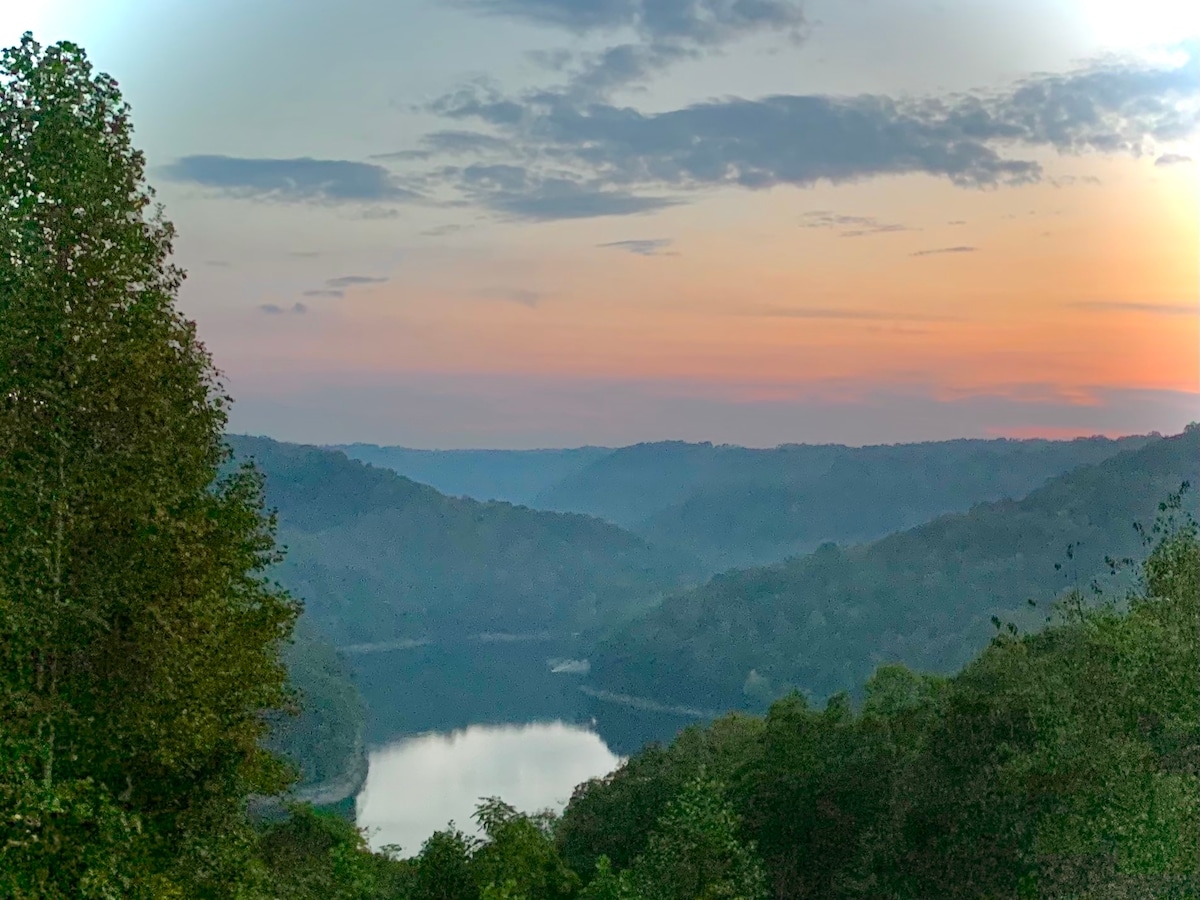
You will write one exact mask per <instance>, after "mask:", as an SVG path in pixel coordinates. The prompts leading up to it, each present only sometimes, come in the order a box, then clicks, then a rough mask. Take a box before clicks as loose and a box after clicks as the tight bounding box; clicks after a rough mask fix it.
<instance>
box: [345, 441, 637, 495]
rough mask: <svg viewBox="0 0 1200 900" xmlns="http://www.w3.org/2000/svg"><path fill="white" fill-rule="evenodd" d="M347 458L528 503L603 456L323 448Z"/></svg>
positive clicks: (463, 491)
mask: <svg viewBox="0 0 1200 900" xmlns="http://www.w3.org/2000/svg"><path fill="white" fill-rule="evenodd" d="M328 449H331V450H340V451H342V452H343V453H345V454H346V455H347V456H348V457H350V458H351V459H356V460H359V461H360V462H365V463H370V464H371V465H373V466H377V467H379V468H384V469H391V470H392V471H393V472H396V473H397V474H400V475H403V476H404V477H406V478H411V479H412V480H413V481H418V482H420V483H421V484H427V485H429V486H430V487H433V488H437V490H439V491H440V492H441V493H443V494H446V495H448V496H451V497H470V498H471V499H473V500H503V501H506V502H508V503H515V504H523V505H526V506H532V505H535V504H534V499H535V498H536V497H537V496H538V494H540V493H541V492H542V491H545V490H547V489H548V488H550V487H552V486H553V485H555V484H557V483H558V482H560V481H562V480H563V479H566V478H569V477H571V476H572V475H574V474H575V473H576V472H579V471H581V470H582V469H584V468H585V467H587V466H589V465H591V464H592V463H593V462H596V461H597V460H600V459H603V458H604V457H605V456H607V455H609V454H610V453H612V452H613V451H612V450H611V449H608V448H605V447H579V448H577V449H571V450H410V449H408V448H407V447H380V446H377V445H375V444H343V445H335V446H332V447H329V448H328Z"/></svg>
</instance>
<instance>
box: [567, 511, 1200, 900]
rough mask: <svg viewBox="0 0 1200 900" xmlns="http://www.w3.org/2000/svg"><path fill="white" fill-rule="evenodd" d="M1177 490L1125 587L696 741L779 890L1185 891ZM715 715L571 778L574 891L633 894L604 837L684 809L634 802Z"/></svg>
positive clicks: (1182, 568)
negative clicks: (959, 661) (818, 703)
mask: <svg viewBox="0 0 1200 900" xmlns="http://www.w3.org/2000/svg"><path fill="white" fill-rule="evenodd" d="M1185 497H1188V498H1189V499H1190V498H1191V497H1194V495H1187V494H1186V492H1183V491H1181V492H1180V493H1178V494H1174V495H1172V496H1171V497H1169V499H1168V500H1167V501H1166V502H1165V503H1164V504H1162V505H1161V507H1160V517H1159V521H1158V524H1157V525H1156V526H1155V528H1153V529H1151V530H1149V531H1145V530H1143V531H1142V533H1143V534H1145V535H1146V537H1147V538H1148V539H1149V540H1150V543H1151V544H1152V548H1151V551H1150V553H1149V555H1148V556H1147V558H1146V559H1145V561H1144V563H1143V564H1142V565H1141V567H1140V573H1141V581H1140V583H1141V587H1140V589H1139V590H1138V591H1137V592H1136V593H1134V594H1132V595H1131V596H1129V597H1128V598H1126V599H1124V600H1121V601H1120V602H1117V601H1118V599H1119V598H1111V600H1110V602H1105V603H1100V604H1096V603H1084V604H1074V603H1071V604H1065V605H1063V606H1061V607H1060V609H1059V612H1058V617H1057V620H1056V621H1054V622H1053V624H1051V625H1050V626H1049V627H1046V628H1044V629H1041V630H1037V631H1035V632H1032V633H1028V634H1022V633H1017V634H1012V633H1008V632H1002V633H1001V634H999V635H997V636H996V637H995V638H994V639H993V640H992V642H991V644H990V645H989V646H988V647H987V648H986V649H985V650H984V651H983V652H982V653H981V654H979V655H978V656H977V657H976V659H975V660H973V661H972V662H971V663H970V664H969V665H968V666H966V667H965V668H964V669H963V670H962V671H961V672H959V674H957V675H955V676H953V677H951V678H945V677H940V676H931V675H922V674H917V673H914V672H912V671H910V670H908V669H906V668H904V667H902V666H896V665H887V666H881V667H880V668H878V669H877V671H876V672H875V674H874V676H873V677H872V678H871V679H870V680H869V681H868V683H867V685H866V686H865V689H864V691H863V700H862V703H861V706H860V709H859V711H858V712H857V713H856V712H855V711H854V710H853V709H852V708H851V706H850V704H849V702H848V698H847V697H846V695H844V694H841V695H835V696H834V697H831V698H830V700H829V701H828V702H827V703H826V705H825V708H824V709H821V710H818V709H814V708H813V707H812V706H810V704H809V702H808V700H807V699H806V698H805V697H804V696H802V695H800V694H792V695H790V696H788V697H785V698H783V699H780V700H778V701H776V702H775V703H774V704H773V705H772V706H771V708H770V710H769V712H768V714H767V716H766V718H765V720H763V721H762V723H761V727H759V728H752V729H737V730H736V733H738V734H739V736H740V737H739V739H738V740H735V741H726V743H725V746H726V748H727V750H728V752H727V753H725V754H722V755H719V756H718V755H714V754H711V753H710V754H709V756H710V758H714V756H716V758H721V759H722V760H723V762H722V763H721V765H722V767H723V770H724V772H727V773H731V774H730V775H724V776H722V777H723V780H726V781H727V783H728V784H729V790H728V797H729V799H730V801H731V803H732V804H733V808H734V809H735V810H736V812H737V813H739V814H740V816H741V818H742V822H743V824H742V840H745V841H751V842H753V843H754V845H756V846H757V848H758V850H759V851H760V852H761V854H762V859H763V862H764V864H765V869H766V873H767V878H768V881H769V883H770V885H771V888H772V892H773V893H774V895H775V896H778V897H781V898H784V897H809V896H811V897H825V898H847V900H848V898H861V900H866V898H876V897H895V898H923V897H939V898H964V900H965V898H980V897H1047V898H1064V900H1065V898H1068V897H1088V898H1100V897H1106V898H1107V897H1138V898H1141V897H1155V898H1167V897H1172V898H1185V897H1196V896H1197V895H1198V894H1200V881H1198V880H1197V875H1196V873H1197V871H1200V857H1198V855H1197V845H1196V840H1195V836H1196V834H1198V833H1200V802H1198V801H1197V798H1198V797H1200V716H1198V710H1197V706H1196V698H1197V696H1200V641H1198V640H1197V622H1198V621H1200V537H1198V534H1197V528H1196V525H1195V523H1194V520H1192V518H1191V516H1190V515H1189V514H1188V513H1187V512H1186V511H1185V507H1184V500H1185ZM748 721H755V720H752V719H751V720H748ZM720 728H722V729H724V730H725V731H726V732H728V725H721V726H720ZM717 730H718V729H717V727H713V728H712V729H703V730H699V729H696V730H692V731H690V732H688V733H686V734H685V735H682V736H681V737H680V738H679V739H678V740H677V741H676V742H675V743H673V744H672V746H671V747H668V748H650V749H648V750H646V751H643V752H642V753H641V754H638V755H635V756H634V757H633V758H631V759H630V760H628V761H627V762H626V764H625V765H624V766H623V767H622V768H621V769H620V770H618V771H617V772H616V773H614V774H613V775H611V776H609V777H608V778H606V779H602V780H597V781H594V782H591V783H589V784H588V785H585V786H582V787H581V788H580V789H579V790H578V791H577V792H576V795H575V797H574V798H573V799H572V801H571V803H570V804H569V805H568V807H567V809H566V811H565V813H564V814H563V818H562V824H561V826H560V828H559V841H560V844H561V845H562V846H563V853H564V856H565V857H566V858H568V859H569V860H571V861H572V865H573V866H575V868H576V870H577V871H589V870H593V871H594V872H595V875H594V876H593V882H592V884H591V885H589V887H588V888H587V889H586V891H585V894H584V896H594V897H604V898H613V897H626V896H640V895H638V894H635V893H623V892H626V891H633V890H634V888H633V885H632V882H631V878H632V872H633V870H634V869H635V868H636V867H637V865H638V863H637V862H624V863H623V864H622V865H620V866H617V867H616V869H617V870H618V871H614V868H613V867H612V866H611V865H610V864H609V859H610V858H611V857H610V856H608V855H607V854H609V852H610V851H613V852H617V853H623V854H625V858H626V859H628V858H629V855H630V854H631V853H632V854H633V855H634V856H635V857H636V859H639V860H645V859H649V858H651V857H652V856H653V855H654V854H652V853H651V851H650V847H651V845H656V846H659V842H661V841H665V840H669V838H668V837H667V835H669V834H670V833H672V832H678V833H683V832H684V831H686V825H684V824H683V823H679V822H677V823H675V824H674V825H672V826H671V827H669V828H664V829H662V830H661V831H660V833H659V836H658V837H650V836H648V834H647V829H646V828H645V826H644V824H643V823H642V822H641V821H640V820H639V818H638V815H637V812H638V810H639V807H640V806H643V805H646V806H648V805H652V804H654V803H656V802H658V801H657V799H656V798H658V797H660V796H661V795H663V794H666V793H671V792H673V791H678V790H679V789H680V788H679V785H680V782H681V780H683V781H685V782H686V778H687V777H689V776H684V775H683V773H684V772H695V771H697V768H696V765H697V764H696V762H695V760H697V759H698V758H699V757H700V756H701V755H702V754H699V753H697V749H698V748H703V747H706V746H708V747H711V746H713V744H714V740H713V737H712V734H711V733H712V732H715V731H717ZM698 818H700V816H699V815H698V814H695V813H694V814H693V815H692V819H693V820H695V819H698ZM631 846H633V847H635V848H636V849H634V850H630V849H629V848H630V847H631ZM659 852H661V851H657V850H656V851H655V853H659ZM601 854H605V855H601ZM701 855H703V856H706V857H707V854H701ZM655 858H658V857H655ZM642 865H643V867H644V866H645V863H644V862H643V863H642ZM673 880H674V879H673ZM641 890H642V891H643V894H644V893H645V892H647V891H649V890H650V889H649V888H647V887H645V885H643V886H642V887H641Z"/></svg>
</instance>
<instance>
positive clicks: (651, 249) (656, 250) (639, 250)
mask: <svg viewBox="0 0 1200 900" xmlns="http://www.w3.org/2000/svg"><path fill="white" fill-rule="evenodd" d="M672 243H673V241H672V240H671V239H670V238H653V239H651V240H632V241H610V242H609V243H607V244H597V245H596V246H597V247H611V248H613V249H615V250H625V251H627V252H629V253H636V254H637V255H638V256H670V255H674V254H669V253H666V252H664V251H665V250H666V249H667V248H668V247H670V246H671V244H672Z"/></svg>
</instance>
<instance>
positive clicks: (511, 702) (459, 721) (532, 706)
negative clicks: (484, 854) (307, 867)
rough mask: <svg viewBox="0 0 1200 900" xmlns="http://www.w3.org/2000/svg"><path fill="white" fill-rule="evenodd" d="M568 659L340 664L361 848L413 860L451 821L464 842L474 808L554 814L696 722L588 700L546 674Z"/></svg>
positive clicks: (533, 648)
mask: <svg viewBox="0 0 1200 900" xmlns="http://www.w3.org/2000/svg"><path fill="white" fill-rule="evenodd" d="M573 649H574V648H573V647H572V646H571V642H570V641H567V640H563V639H557V638H554V637H549V636H534V637H531V638H530V639H528V640H487V639H484V640H467V641H460V642H456V643H455V644H453V645H444V644H436V643H430V644H424V645H420V646H411V647H406V648H403V649H395V650H388V651H384V652H378V653H364V654H358V655H354V656H350V657H348V658H347V660H348V662H349V663H350V665H351V667H352V672H353V676H354V680H355V682H356V683H357V684H358V686H359V690H360V691H362V694H363V696H364V698H365V699H366V701H367V705H368V707H369V709H370V719H369V722H368V733H367V742H368V748H369V755H370V768H369V770H368V774H367V780H366V783H365V784H364V786H363V789H362V791H361V792H360V793H359V795H358V797H357V799H356V802H355V818H356V820H357V822H358V824H359V825H360V826H361V827H364V828H366V829H367V830H368V835H369V839H370V842H371V846H372V847H374V848H376V849H378V848H379V847H382V846H384V845H385V844H399V845H400V846H401V848H402V853H403V855H405V856H410V855H413V854H416V853H417V852H419V851H420V848H421V844H422V843H423V842H424V841H425V839H426V838H428V837H429V836H430V835H431V834H433V832H435V831H437V830H439V829H442V828H445V827H446V825H447V823H448V822H449V821H450V820H451V819H453V820H454V822H455V824H456V825H457V826H458V827H459V828H461V829H462V830H463V831H464V832H467V833H470V834H473V833H475V826H474V822H473V820H472V815H473V813H474V811H475V807H476V805H477V804H478V803H479V800H480V799H481V798H483V797H492V796H497V797H500V798H501V799H503V800H504V801H505V802H506V803H509V804H511V805H513V806H515V807H516V808H517V809H519V810H521V811H522V812H536V811H539V810H542V809H546V808H554V809H556V810H561V809H562V807H563V806H564V805H565V803H566V801H567V800H568V799H569V798H570V796H571V793H572V791H573V790H574V789H575V787H576V785H578V784H580V783H582V782H584V781H587V780H588V779H589V778H594V777H598V776H603V775H606V774H608V773H609V772H611V771H613V770H614V769H615V768H616V767H617V766H618V765H619V764H620V760H621V758H622V757H625V756H628V755H630V754H632V753H634V752H636V751H637V750H638V749H640V748H641V747H642V745H643V744H645V743H647V742H650V741H662V742H666V741H669V740H671V738H672V737H674V735H675V734H676V733H678V731H679V730H680V729H681V728H683V727H685V726H686V725H687V724H689V723H690V722H692V721H695V719H694V718H692V717H688V716H682V715H671V714H664V713H662V712H647V711H645V710H638V709H630V708H627V707H625V706H622V705H621V704H615V703H610V702H605V701H602V700H598V699H597V698H595V697H590V696H588V695H587V694H585V693H584V692H583V691H582V690H580V688H581V687H582V685H583V683H584V681H583V679H582V677H581V676H580V675H579V674H575V673H572V672H570V671H567V672H559V673H555V672H553V671H551V669H552V668H553V667H554V666H553V663H555V662H557V661H559V660H562V659H570V658H571V656H572V653H571V651H572V650H573ZM559 668H563V667H562V666H559ZM567 668H568V669H569V668H571V667H567Z"/></svg>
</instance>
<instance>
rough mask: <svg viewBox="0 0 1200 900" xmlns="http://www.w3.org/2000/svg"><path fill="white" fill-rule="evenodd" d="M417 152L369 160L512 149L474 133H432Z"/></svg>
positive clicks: (398, 152)
mask: <svg viewBox="0 0 1200 900" xmlns="http://www.w3.org/2000/svg"><path fill="white" fill-rule="evenodd" d="M420 143H421V147H422V148H421V149H419V150H396V151H394V152H392V153H376V154H373V155H371V156H370V157H369V159H383V160H409V159H430V158H431V157H434V156H459V155H463V154H481V153H489V152H501V151H506V150H511V149H512V143H511V142H510V141H507V140H505V139H504V138H498V137H495V136H493V135H490V134H480V133H478V132H475V131H458V130H453V129H450V130H445V131H434V132H432V133H430V134H427V135H425V136H423V137H422V138H421V141H420Z"/></svg>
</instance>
